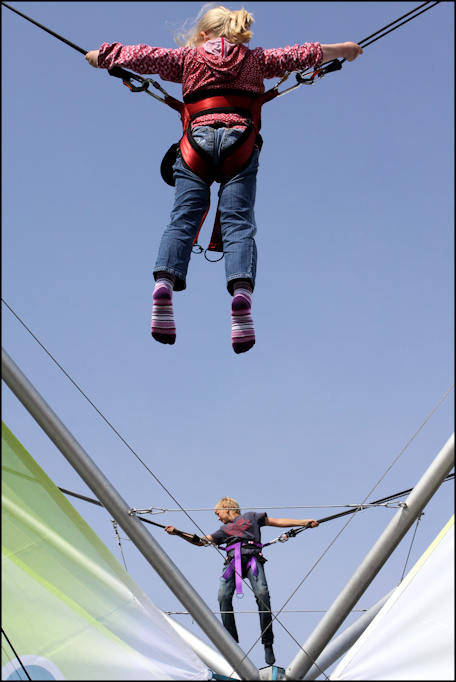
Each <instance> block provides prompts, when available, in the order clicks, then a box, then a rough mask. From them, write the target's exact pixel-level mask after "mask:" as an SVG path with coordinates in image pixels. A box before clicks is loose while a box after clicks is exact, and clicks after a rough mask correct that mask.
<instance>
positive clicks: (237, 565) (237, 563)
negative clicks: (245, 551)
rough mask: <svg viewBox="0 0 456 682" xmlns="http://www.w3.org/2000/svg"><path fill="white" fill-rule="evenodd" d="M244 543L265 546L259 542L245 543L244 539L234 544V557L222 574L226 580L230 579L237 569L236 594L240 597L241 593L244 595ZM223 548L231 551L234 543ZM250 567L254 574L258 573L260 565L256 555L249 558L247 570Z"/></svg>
mask: <svg viewBox="0 0 456 682" xmlns="http://www.w3.org/2000/svg"><path fill="white" fill-rule="evenodd" d="M243 544H249V545H255V547H259V548H260V549H261V548H262V547H263V545H260V544H258V543H257V542H248V543H244V541H241V542H237V543H236V544H235V545H234V557H233V558H232V559H231V561H230V563H229V565H228V567H227V569H226V571H225V573H224V574H223V575H222V578H223V579H224V580H228V578H229V577H230V575H231V574H232V573H233V571H235V581H236V595H237V596H238V597H240V595H242V596H244V595H243V593H242V555H241V548H242V545H243ZM221 549H224V550H225V552H229V551H231V550H232V549H233V545H230V546H229V547H221ZM249 568H251V569H252V572H253V575H254V576H257V575H258V566H257V561H256V557H255V556H251V557H250V559H249V560H248V562H247V564H246V566H245V570H246V572H247V571H248V570H249Z"/></svg>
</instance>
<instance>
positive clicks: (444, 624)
mask: <svg viewBox="0 0 456 682" xmlns="http://www.w3.org/2000/svg"><path fill="white" fill-rule="evenodd" d="M330 679H331V680H454V517H453V518H452V519H451V520H450V521H449V522H448V524H447V525H446V526H445V528H444V529H443V531H442V532H441V533H440V534H439V536H438V537H437V538H436V540H435V541H434V542H433V543H432V545H431V546H430V547H429V549H428V550H427V551H426V552H425V554H424V555H423V556H422V557H421V559H420V560H419V561H418V562H417V564H416V565H415V566H414V567H413V569H412V570H411V571H410V573H409V574H408V576H407V577H406V578H405V580H404V581H403V582H402V583H401V584H400V585H399V587H398V588H397V590H396V591H395V592H394V594H393V595H392V596H391V598H390V599H389V600H388V602H387V603H386V604H385V606H384V607H383V609H382V610H381V611H380V612H379V614H378V615H377V616H376V618H375V619H374V620H373V621H372V623H371V624H370V626H369V627H368V628H367V629H366V631H365V632H364V633H363V635H362V636H361V637H360V638H359V640H358V641H357V642H356V644H354V646H353V647H352V649H351V650H350V651H349V652H348V654H347V655H346V656H345V658H344V659H343V660H342V661H341V663H340V664H339V665H338V666H337V668H336V669H335V671H334V672H333V674H332V675H331V677H330Z"/></svg>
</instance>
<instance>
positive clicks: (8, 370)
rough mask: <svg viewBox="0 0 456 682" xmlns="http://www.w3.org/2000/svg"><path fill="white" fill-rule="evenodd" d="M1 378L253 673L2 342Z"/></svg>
mask: <svg viewBox="0 0 456 682" xmlns="http://www.w3.org/2000/svg"><path fill="white" fill-rule="evenodd" d="M2 378H3V380H4V382H5V383H6V384H7V386H9V388H10V389H11V390H12V392H13V393H14V394H15V396H16V397H17V398H18V399H19V400H20V402H21V403H22V404H23V405H24V407H25V408H26V410H28V412H29V413H30V414H31V415H32V417H33V418H34V419H35V421H36V422H37V423H38V424H39V426H41V428H42V429H43V431H44V432H45V433H46V434H47V435H48V436H49V438H50V439H51V440H52V442H53V443H54V445H55V446H56V447H57V448H58V449H59V450H60V452H61V453H62V455H63V456H64V457H65V458H66V459H67V460H68V462H69V463H70V464H71V466H72V467H73V468H74V469H75V470H76V471H77V473H78V474H79V476H80V477H81V478H82V480H83V481H84V482H85V483H86V484H87V485H88V486H89V488H90V489H91V490H92V492H93V493H94V494H95V495H96V496H97V498H98V499H99V500H100V502H101V503H102V504H103V506H104V507H106V509H107V510H108V511H109V513H110V514H111V515H112V516H113V518H115V519H116V521H117V522H118V524H119V525H120V526H121V527H122V529H123V530H124V531H125V533H126V534H127V535H128V537H129V538H130V540H131V541H132V542H133V543H134V544H135V545H136V547H137V548H138V549H139V551H140V552H141V554H142V555H143V556H144V557H145V559H146V560H147V561H148V562H149V564H150V565H151V566H152V568H153V569H154V570H155V571H156V572H157V573H158V575H159V576H160V578H161V579H162V580H163V582H164V583H166V585H167V586H168V587H169V589H170V590H171V591H172V592H173V593H174V594H175V596H176V597H177V599H179V601H180V602H181V604H183V606H185V608H186V609H187V611H188V612H189V613H190V614H191V615H192V617H193V618H194V619H195V621H196V622H197V623H198V625H199V626H200V628H201V629H202V630H203V632H204V633H205V634H206V635H207V637H208V638H209V639H210V641H211V642H212V643H213V644H214V645H215V646H216V647H217V649H218V650H219V651H220V653H221V654H222V655H223V656H224V658H225V659H226V660H227V661H228V663H229V664H230V665H231V666H232V667H233V671H234V670H236V672H237V673H238V675H239V676H240V677H241V679H243V680H257V679H259V675H260V674H259V671H258V669H257V668H256V667H255V666H254V665H253V663H252V662H251V661H250V660H249V659H248V658H247V657H246V656H245V654H244V652H243V651H242V649H241V648H240V646H239V645H238V644H237V642H235V641H234V639H233V638H232V637H231V635H230V634H229V633H228V631H227V630H225V628H224V627H223V625H222V623H221V622H220V621H219V620H218V619H217V618H216V617H215V616H214V614H213V613H212V611H211V610H210V609H209V607H208V606H207V604H205V602H204V601H203V600H202V599H201V597H200V596H199V594H198V593H197V592H196V590H195V589H194V588H193V587H192V586H191V584H190V583H189V582H188V580H187V578H186V577H185V576H184V575H183V574H182V573H181V572H180V571H179V569H178V568H177V566H176V565H175V564H174V563H173V562H172V560H171V559H170V558H169V556H168V555H167V554H166V553H165V552H164V551H163V549H162V548H161V547H160V545H159V544H158V542H157V541H156V540H155V539H154V538H153V537H152V535H151V534H150V533H149V531H148V530H147V529H146V528H145V527H144V525H143V524H142V523H141V522H140V520H139V519H138V518H136V516H130V514H129V512H130V509H131V507H130V506H129V505H128V504H127V503H126V502H125V500H124V499H123V498H122V497H121V496H120V495H119V493H118V492H117V490H116V489H115V488H114V487H113V486H112V484H111V483H110V482H109V480H108V479H107V478H106V476H105V475H104V474H103V472H102V471H101V470H100V469H99V468H98V467H97V465H96V464H95V462H94V461H93V460H92V459H91V458H90V457H89V455H88V454H87V452H86V451H85V450H84V449H83V448H82V446H81V445H80V444H79V443H78V442H77V440H76V439H75V438H74V437H73V436H72V435H71V433H70V432H69V431H68V429H67V428H66V426H65V425H64V424H63V422H62V421H60V419H59V418H58V417H57V415H56V414H55V412H53V410H52V409H51V407H50V406H49V405H48V404H47V402H46V401H45V400H44V398H42V396H41V395H40V394H39V393H38V391H37V390H36V389H35V388H34V387H33V386H32V384H31V383H30V381H29V380H28V379H27V377H26V376H25V375H24V374H23V373H22V372H21V370H20V369H19V367H18V366H17V365H16V364H15V363H14V361H13V360H12V359H11V358H10V356H9V355H8V353H7V352H6V351H5V350H4V349H3V348H2Z"/></svg>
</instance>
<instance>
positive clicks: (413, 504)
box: [285, 433, 454, 680]
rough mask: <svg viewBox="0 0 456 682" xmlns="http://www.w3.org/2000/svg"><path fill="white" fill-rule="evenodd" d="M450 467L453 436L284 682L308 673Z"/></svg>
mask: <svg viewBox="0 0 456 682" xmlns="http://www.w3.org/2000/svg"><path fill="white" fill-rule="evenodd" d="M453 466H454V433H453V435H452V436H451V437H450V438H449V439H448V441H447V442H446V443H445V445H444V446H443V448H442V449H441V451H440V452H439V454H438V455H437V457H436V458H435V460H434V461H433V462H432V464H431V466H430V467H429V468H428V469H427V471H426V472H425V473H424V474H423V476H422V477H421V478H420V480H419V481H418V483H417V484H416V486H415V487H414V488H413V490H412V492H411V493H410V495H409V496H408V497H407V499H406V501H405V502H404V503H403V505H404V506H403V507H402V508H401V509H399V511H398V512H397V513H396V514H395V516H394V517H393V519H392V520H391V521H390V523H389V524H388V526H387V527H386V529H385V530H384V531H383V533H382V535H381V536H380V537H379V539H378V540H377V542H376V543H375V545H374V546H373V547H372V549H371V550H370V552H369V553H368V554H367V556H366V557H365V559H364V560H363V561H362V562H361V564H360V565H359V567H358V568H357V570H356V571H355V573H354V574H353V576H352V577H351V578H350V580H349V581H348V583H347V584H346V586H345V587H344V589H343V590H342V592H341V593H340V594H339V596H338V597H337V598H336V600H335V601H334V602H333V604H332V605H331V607H330V608H329V610H328V611H327V612H326V614H325V615H324V616H323V618H322V619H321V621H320V623H319V624H318V625H317V627H316V628H315V630H314V631H313V632H312V634H311V635H310V637H309V638H308V639H307V641H306V642H305V644H304V645H303V647H302V649H301V650H300V651H299V652H298V654H297V655H296V656H295V658H294V659H293V661H292V662H291V663H290V665H289V667H288V668H287V670H286V671H285V678H286V679H288V680H301V679H302V678H303V677H304V675H306V673H307V672H308V671H309V670H310V668H311V667H312V665H313V661H315V660H316V659H317V658H318V657H319V656H320V654H321V652H322V651H323V650H324V648H325V647H326V645H327V644H328V642H329V641H330V639H331V638H332V637H333V636H334V634H335V633H336V632H337V630H338V629H339V627H340V625H341V624H342V623H343V622H344V620H345V618H346V617H347V616H348V614H349V613H350V611H351V610H352V609H353V608H354V606H355V604H356V602H357V601H358V599H359V598H360V597H361V595H362V594H363V593H364V592H365V591H366V589H367V588H368V586H369V585H370V583H371V582H372V581H373V579H374V578H375V576H376V575H377V573H378V572H379V570H380V569H381V567H382V566H383V565H384V564H385V563H386V561H387V560H388V559H389V557H390V556H391V554H392V553H393V551H394V550H395V549H396V547H397V545H398V544H399V543H400V541H401V540H402V538H403V537H404V535H405V534H406V533H407V531H408V530H409V529H410V527H411V526H412V524H413V522H414V521H415V520H416V519H417V518H418V516H419V515H420V514H421V512H422V511H423V509H424V507H425V506H426V505H427V503H428V502H429V500H430V499H431V497H432V496H433V495H434V493H435V492H436V491H437V490H438V488H439V486H440V485H441V484H442V482H443V480H444V479H445V477H446V476H447V474H449V472H450V471H451V469H452V468H453ZM305 652H307V653H305Z"/></svg>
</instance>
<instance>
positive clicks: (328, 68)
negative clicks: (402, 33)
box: [2, 0, 441, 262]
mask: <svg viewBox="0 0 456 682" xmlns="http://www.w3.org/2000/svg"><path fill="white" fill-rule="evenodd" d="M440 1H441V0H437V1H436V2H433V3H430V2H424V3H423V4H422V5H418V7H415V9H413V10H410V12H407V13H406V14H404V15H403V16H402V17H399V18H398V19H396V20H395V21H392V22H391V23H389V24H387V25H386V26H384V27H383V28H381V29H379V30H378V31H376V32H375V33H372V34H371V35H370V36H368V37H367V38H364V39H363V40H361V41H360V42H359V43H358V45H359V46H360V47H363V48H365V47H368V45H372V43H375V42H376V41H377V40H380V38H383V37H384V36H386V35H388V34H389V33H392V32H393V31H395V30H396V29H397V28H400V27H401V26H403V25H404V24H406V23H408V22H409V21H412V19H415V18H416V17H418V16H419V15H420V14H423V13H424V12H427V11H428V10H429V9H432V8H433V7H435V6H436V5H439V4H440ZM2 5H4V6H5V7H7V8H8V9H10V10H12V11H13V12H15V13H16V14H18V15H19V16H21V17H22V18H24V19H26V20H27V21H30V22H31V23H32V24H34V25H35V26H37V27H38V28H41V29H42V30H43V31H46V33H49V34H50V35H52V36H53V37H54V38H57V40H60V41H62V42H63V43H65V44H66V45H68V46H69V47H72V48H73V49H74V50H77V51H78V52H80V53H81V54H83V55H86V54H87V52H88V50H84V49H83V48H82V47H79V46H78V45H76V44H75V43H73V42H71V41H70V40H67V38H64V37H63V36H61V35H59V34H58V33H56V32H55V31H52V30H51V29H49V28H47V27H46V26H43V24H40V23H39V22H38V21H35V20H34V19H31V18H30V17H28V16H27V15H26V14H23V13H22V12H19V10H17V9H15V8H14V7H11V5H8V4H7V3H6V2H3V1H2ZM423 8H424V9H423ZM419 10H421V11H419ZM410 15H412V16H410ZM406 17H409V18H408V19H406ZM402 19H405V21H402ZM399 22H402V23H399ZM391 27H392V28H391ZM386 29H389V30H386ZM371 38H373V40H370V39H371ZM345 61H347V60H346V59H342V60H338V59H333V60H332V61H331V62H325V63H324V64H322V65H321V66H320V67H318V68H315V69H314V70H313V73H312V75H311V76H310V77H309V76H308V77H307V78H305V77H304V76H305V75H306V74H308V73H310V69H306V70H304V71H300V72H296V84H295V85H293V86H291V87H290V88H287V89H286V90H284V91H283V92H280V93H277V97H281V96H282V95H285V94H287V93H289V92H291V91H292V90H295V89H296V88H298V87H300V86H301V85H304V84H309V85H312V84H313V83H315V82H317V81H318V80H321V79H322V78H323V77H324V76H325V75H326V74H327V73H331V72H333V71H339V70H340V69H341V68H342V64H343V63H344V62H345ZM108 72H109V75H110V76H115V77H117V78H121V79H122V81H123V83H124V85H126V86H127V87H128V88H129V89H130V91H131V92H146V93H147V94H148V95H150V96H151V97H154V98H155V99H157V100H158V101H159V102H163V103H164V104H166V103H167V102H166V99H170V100H173V99H174V98H173V97H170V96H169V95H168V93H167V92H166V90H165V89H164V88H163V87H162V86H161V85H160V84H159V83H157V82H156V81H154V80H153V79H152V78H142V76H139V75H138V74H135V73H132V72H130V71H126V70H125V69H123V68H121V67H119V66H115V67H114V68H113V69H108ZM291 73H292V72H287V73H286V74H284V75H283V76H282V78H281V79H280V80H279V81H278V83H276V85H275V86H274V87H273V88H272V90H271V92H272V91H275V90H277V89H278V87H279V85H281V83H283V82H284V81H286V80H287V78H288V77H289V76H290V74H291ZM132 80H134V81H137V82H139V83H140V85H139V86H135V85H133V83H132V82H131V81H132ZM149 84H150V85H153V87H154V88H157V89H158V90H160V92H161V93H162V94H163V95H164V96H165V99H163V98H161V97H159V96H158V95H156V94H154V93H153V92H150V91H149ZM214 262H217V261H214Z"/></svg>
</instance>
